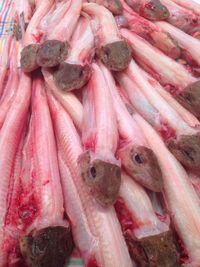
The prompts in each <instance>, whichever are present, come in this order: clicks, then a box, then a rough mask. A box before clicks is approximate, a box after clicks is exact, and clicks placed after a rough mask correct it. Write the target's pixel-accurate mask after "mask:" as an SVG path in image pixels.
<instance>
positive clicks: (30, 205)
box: [18, 195, 39, 228]
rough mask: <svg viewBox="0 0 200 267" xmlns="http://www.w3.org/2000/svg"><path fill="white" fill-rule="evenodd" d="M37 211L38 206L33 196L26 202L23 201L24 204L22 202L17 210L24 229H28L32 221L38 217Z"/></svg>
mask: <svg viewBox="0 0 200 267" xmlns="http://www.w3.org/2000/svg"><path fill="white" fill-rule="evenodd" d="M24 199H25V198H24ZM38 211H39V209H38V204H37V201H36V199H35V197H34V195H31V196H30V197H29V198H28V201H25V202H24V203H23V202H22V204H21V205H20V206H19V209H18V215H19V217H20V218H21V220H22V221H23V224H24V227H25V228H26V227H28V226H29V225H30V224H31V223H32V222H33V221H34V219H35V218H36V217H37V215H38Z"/></svg>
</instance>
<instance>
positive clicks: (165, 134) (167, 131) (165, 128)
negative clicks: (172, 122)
mask: <svg viewBox="0 0 200 267" xmlns="http://www.w3.org/2000/svg"><path fill="white" fill-rule="evenodd" d="M158 131H159V133H160V135H161V137H162V138H163V140H164V141H167V140H169V139H175V138H176V131H175V130H174V129H173V128H171V127H170V126H169V124H168V123H167V122H161V127H160V129H159V130H158Z"/></svg>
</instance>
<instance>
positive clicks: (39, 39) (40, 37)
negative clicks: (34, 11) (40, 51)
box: [33, 33, 43, 43]
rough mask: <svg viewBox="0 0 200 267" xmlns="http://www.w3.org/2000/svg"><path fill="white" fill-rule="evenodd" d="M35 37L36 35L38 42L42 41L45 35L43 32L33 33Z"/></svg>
mask: <svg viewBox="0 0 200 267" xmlns="http://www.w3.org/2000/svg"><path fill="white" fill-rule="evenodd" d="M33 37H34V39H35V41H36V43H40V41H41V39H42V37H43V33H38V34H33Z"/></svg>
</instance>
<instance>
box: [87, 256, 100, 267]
mask: <svg viewBox="0 0 200 267" xmlns="http://www.w3.org/2000/svg"><path fill="white" fill-rule="evenodd" d="M87 267H99V265H98V264H97V261H96V258H95V257H94V256H92V257H91V258H90V259H89V261H88V263H87Z"/></svg>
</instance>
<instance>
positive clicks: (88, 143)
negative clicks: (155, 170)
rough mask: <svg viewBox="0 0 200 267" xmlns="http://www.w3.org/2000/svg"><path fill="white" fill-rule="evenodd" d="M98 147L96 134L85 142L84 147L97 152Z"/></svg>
mask: <svg viewBox="0 0 200 267" xmlns="http://www.w3.org/2000/svg"><path fill="white" fill-rule="evenodd" d="M95 147H96V135H93V136H92V137H91V138H90V139H89V140H87V141H86V142H85V143H84V148H85V149H86V150H90V151H93V152H95Z"/></svg>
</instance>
